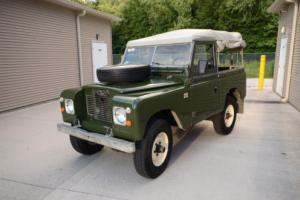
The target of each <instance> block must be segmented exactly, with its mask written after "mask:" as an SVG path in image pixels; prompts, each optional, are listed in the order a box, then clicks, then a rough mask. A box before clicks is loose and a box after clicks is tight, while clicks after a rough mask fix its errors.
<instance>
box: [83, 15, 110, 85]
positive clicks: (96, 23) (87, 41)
mask: <svg viewBox="0 0 300 200" xmlns="http://www.w3.org/2000/svg"><path fill="white" fill-rule="evenodd" d="M80 28H81V45H82V63H83V74H84V76H83V81H84V84H89V83H92V82H93V63H92V41H93V40H96V34H98V35H99V38H98V40H99V41H103V42H105V43H107V48H108V49H107V54H108V64H111V63H112V38H111V35H112V30H111V22H110V21H108V20H104V19H99V18H97V17H94V16H91V15H86V16H84V17H81V18H80Z"/></svg>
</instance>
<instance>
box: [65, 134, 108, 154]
mask: <svg viewBox="0 0 300 200" xmlns="http://www.w3.org/2000/svg"><path fill="white" fill-rule="evenodd" d="M70 142H71V145H72V147H73V148H74V149H75V150H76V151H77V152H79V153H81V154H84V155H92V154H94V153H97V152H99V151H101V150H102V148H103V145H100V144H96V143H93V142H88V141H85V140H82V139H79V138H77V137H74V136H71V135H70Z"/></svg>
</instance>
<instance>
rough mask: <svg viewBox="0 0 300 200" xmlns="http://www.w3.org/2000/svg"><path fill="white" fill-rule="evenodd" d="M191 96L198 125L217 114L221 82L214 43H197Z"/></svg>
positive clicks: (193, 116) (194, 117)
mask: <svg viewBox="0 0 300 200" xmlns="http://www.w3.org/2000/svg"><path fill="white" fill-rule="evenodd" d="M192 73H193V78H192V83H191V86H190V96H191V102H192V106H191V108H192V118H193V122H194V123H196V122H198V121H200V120H203V119H206V118H207V117H209V116H210V115H211V114H212V113H214V112H216V111H217V109H218V107H219V105H218V103H219V89H218V88H219V80H218V73H217V66H216V60H215V46H214V43H195V46H194V53H193V60H192Z"/></svg>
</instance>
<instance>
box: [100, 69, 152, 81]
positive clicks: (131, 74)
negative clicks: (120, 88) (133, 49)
mask: <svg viewBox="0 0 300 200" xmlns="http://www.w3.org/2000/svg"><path fill="white" fill-rule="evenodd" d="M150 73H151V68H150V66H149V65H116V66H105V67H101V68H99V69H98V70H97V77H98V80H99V81H100V82H104V83H120V82H136V81H143V80H145V79H147V78H148V77H149V76H150Z"/></svg>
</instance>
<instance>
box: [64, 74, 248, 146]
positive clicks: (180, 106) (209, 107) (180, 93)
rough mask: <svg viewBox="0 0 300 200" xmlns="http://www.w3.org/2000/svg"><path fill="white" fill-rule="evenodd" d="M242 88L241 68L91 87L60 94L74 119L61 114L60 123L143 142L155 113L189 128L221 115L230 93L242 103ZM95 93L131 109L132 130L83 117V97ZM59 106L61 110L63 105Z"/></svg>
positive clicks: (243, 85) (84, 113) (243, 75)
mask: <svg viewBox="0 0 300 200" xmlns="http://www.w3.org/2000/svg"><path fill="white" fill-rule="evenodd" d="M245 85H246V81H245V72H244V69H242V68H241V69H236V70H230V71H226V72H220V73H218V74H215V75H211V76H207V77H202V78H200V79H199V80H195V79H194V80H193V79H190V78H188V77H187V78H186V80H182V79H179V78H174V79H169V80H166V79H161V78H157V77H154V78H152V79H151V80H148V81H145V82H141V83H135V84H130V85H121V84H120V85H103V84H92V85H87V86H83V87H82V88H77V89H70V90H65V91H63V92H62V94H61V96H62V97H63V98H64V99H66V98H70V99H73V100H74V104H75V115H69V114H66V113H63V120H64V121H65V122H68V123H71V124H74V122H75V120H76V119H77V120H79V122H80V124H81V126H82V127H83V128H84V129H86V130H88V131H92V132H98V133H100V134H108V135H113V136H114V137H117V138H123V139H126V140H130V141H138V140H141V139H143V137H144V133H145V129H146V126H147V123H148V122H149V120H150V118H151V117H152V116H154V115H155V114H156V113H159V112H161V111H174V112H175V113H176V114H177V116H178V118H179V119H180V122H181V124H182V126H183V128H189V127H190V126H192V125H193V124H195V123H197V122H199V121H201V120H204V119H207V118H209V117H210V116H212V115H214V114H216V113H218V112H220V111H222V110H223V107H224V103H225V98H226V95H227V94H228V93H229V91H230V90H231V89H237V90H238V91H239V93H240V95H241V98H242V99H244V97H245V95H246V92H245V87H246V86H245ZM215 87H218V91H217V92H215V91H214V89H215ZM97 90H108V91H110V94H111V96H112V107H113V106H119V107H124V108H127V107H129V108H131V109H132V112H131V113H130V114H128V115H127V119H129V120H131V121H132V122H133V123H132V127H130V128H128V127H124V126H121V125H117V124H114V123H109V122H103V121H97V120H93V119H90V118H89V117H88V116H87V114H86V104H85V102H86V101H85V98H84V96H85V94H90V93H91V92H92V91H97ZM185 93H187V94H188V97H187V98H184V94H185ZM61 106H64V103H63V102H62V103H61Z"/></svg>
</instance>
